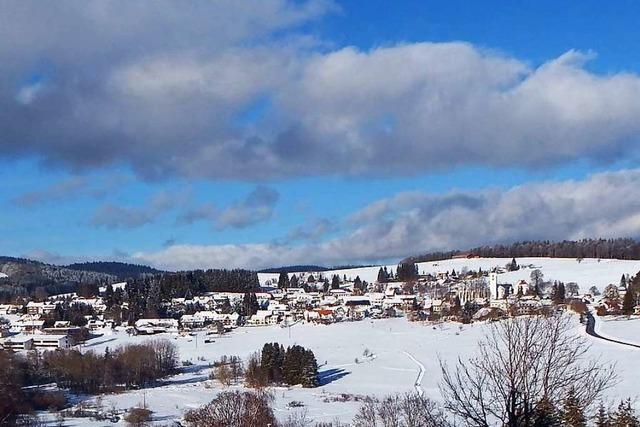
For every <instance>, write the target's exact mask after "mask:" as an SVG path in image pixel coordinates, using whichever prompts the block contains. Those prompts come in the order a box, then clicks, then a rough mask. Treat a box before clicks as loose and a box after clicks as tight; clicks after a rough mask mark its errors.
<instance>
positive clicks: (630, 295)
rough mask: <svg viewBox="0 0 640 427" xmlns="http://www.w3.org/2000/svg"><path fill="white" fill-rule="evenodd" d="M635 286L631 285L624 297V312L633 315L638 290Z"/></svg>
mask: <svg viewBox="0 0 640 427" xmlns="http://www.w3.org/2000/svg"><path fill="white" fill-rule="evenodd" d="M634 288H635V287H634V286H629V288H628V289H627V292H625V294H624V298H623V299H622V313H623V314H627V315H631V314H633V311H634V307H635V306H636V292H635V289H634Z"/></svg>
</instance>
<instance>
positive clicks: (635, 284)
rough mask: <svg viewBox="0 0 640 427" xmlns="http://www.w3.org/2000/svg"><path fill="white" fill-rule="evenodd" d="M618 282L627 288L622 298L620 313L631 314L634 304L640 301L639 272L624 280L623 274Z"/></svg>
mask: <svg viewBox="0 0 640 427" xmlns="http://www.w3.org/2000/svg"><path fill="white" fill-rule="evenodd" d="M620 283H621V285H623V286H626V288H627V291H626V292H625V294H624V298H623V299H622V313H623V314H627V315H629V314H633V313H634V311H635V306H636V305H638V303H639V302H640V273H638V274H637V275H636V276H635V277H634V278H633V279H630V280H626V278H625V276H622V279H621V280H620Z"/></svg>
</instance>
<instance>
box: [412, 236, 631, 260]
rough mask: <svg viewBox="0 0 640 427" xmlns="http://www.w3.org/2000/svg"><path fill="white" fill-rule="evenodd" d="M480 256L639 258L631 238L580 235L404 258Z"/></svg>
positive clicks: (433, 258) (426, 258) (424, 258)
mask: <svg viewBox="0 0 640 427" xmlns="http://www.w3.org/2000/svg"><path fill="white" fill-rule="evenodd" d="M465 254H466V255H469V256H478V257H483V258H511V257H517V258H522V257H550V258H603V259H611V258H615V259H640V243H639V242H637V241H635V240H634V239H583V240H577V241H572V240H565V241H562V242H550V241H548V240H545V241H526V242H516V243H512V244H508V245H495V246H481V247H477V248H473V249H470V250H468V251H459V250H454V251H448V252H430V253H427V254H423V255H418V256H414V257H410V258H407V259H406V260H405V261H408V262H427V261H441V260H444V259H449V258H451V257H453V256H456V255H465Z"/></svg>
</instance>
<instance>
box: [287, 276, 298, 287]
mask: <svg viewBox="0 0 640 427" xmlns="http://www.w3.org/2000/svg"><path fill="white" fill-rule="evenodd" d="M289 286H290V287H292V288H297V287H298V286H300V283H299V280H298V276H296V275H295V274H294V275H293V276H291V280H290V281H289Z"/></svg>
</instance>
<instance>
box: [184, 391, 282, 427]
mask: <svg viewBox="0 0 640 427" xmlns="http://www.w3.org/2000/svg"><path fill="white" fill-rule="evenodd" d="M272 400H273V398H272V396H271V395H269V394H267V393H255V392H248V391H245V392H240V391H225V392H222V393H220V394H218V395H217V396H216V398H215V399H213V400H212V401H211V402H210V403H208V404H206V405H204V406H202V407H200V408H198V409H193V410H190V411H187V412H186V413H185V415H184V420H185V422H186V425H187V426H189V427H220V426H234V427H265V426H268V425H272V426H276V425H278V421H277V419H276V417H275V415H274V414H273V410H272V409H271V407H270V406H269V404H270V403H271V401H272Z"/></svg>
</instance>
